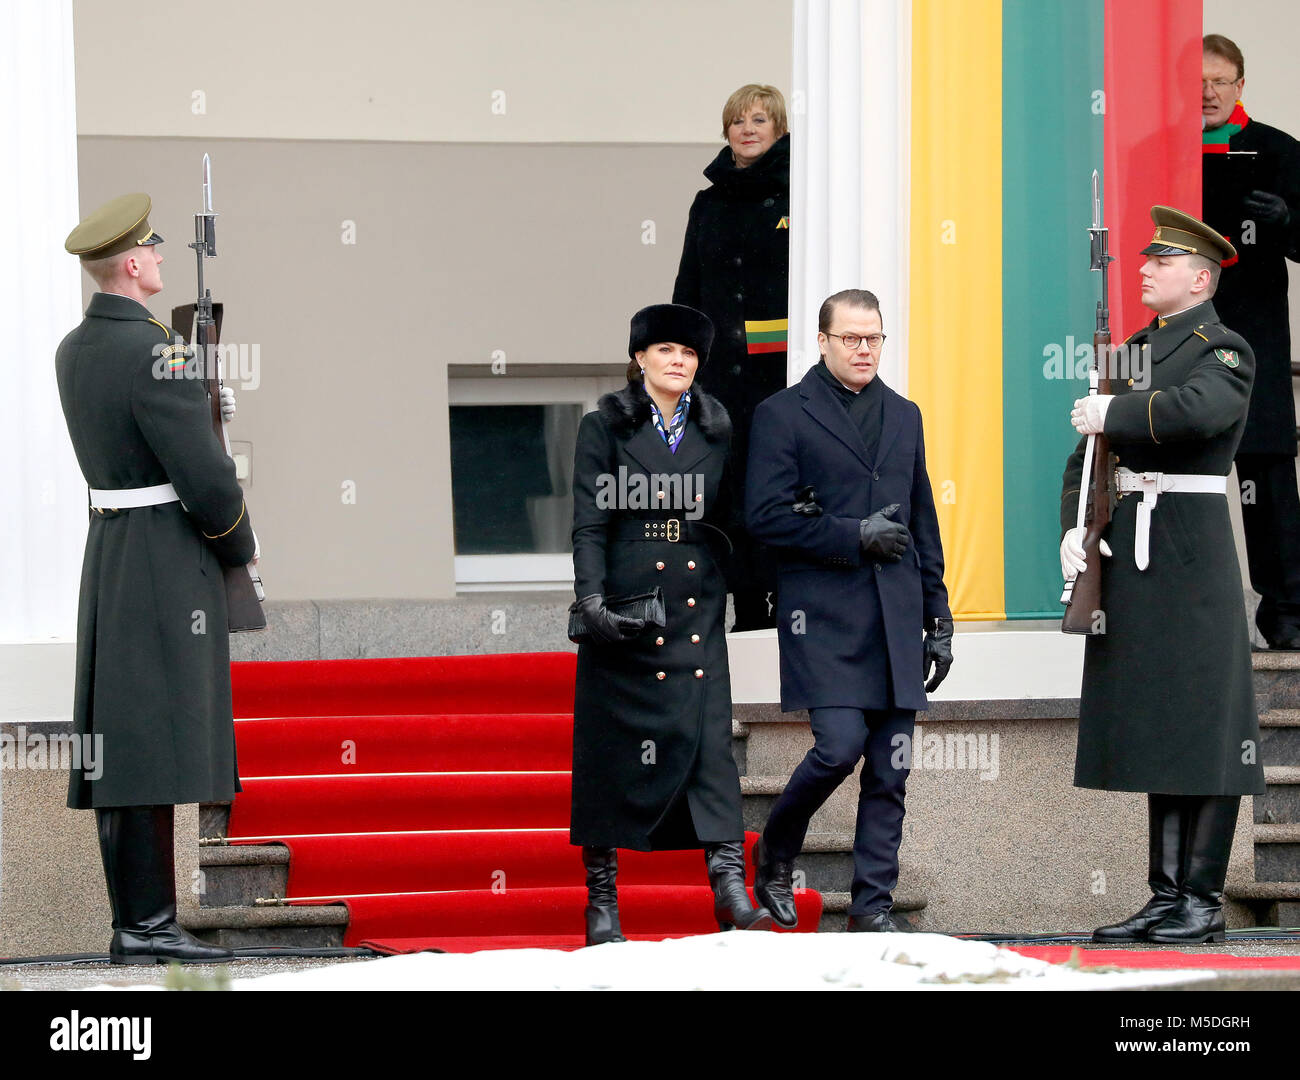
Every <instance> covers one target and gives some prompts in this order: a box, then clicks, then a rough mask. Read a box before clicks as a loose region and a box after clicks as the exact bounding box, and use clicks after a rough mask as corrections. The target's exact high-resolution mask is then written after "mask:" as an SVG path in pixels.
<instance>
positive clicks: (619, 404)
mask: <svg viewBox="0 0 1300 1080" xmlns="http://www.w3.org/2000/svg"><path fill="white" fill-rule="evenodd" d="M691 394H692V401H691V407H690V412H689V414H688V418H687V425H686V431H685V434H684V435H683V436H682V440H681V442H680V444H679V445H678V448H677V453H676V454H673V453H671V452H670V451H669V449H668V447H667V445H666V444H665V443H664V440H663V437H662V436H661V435H660V434H659V432H658V431H657V430H655V427H654V423H653V421H652V420H651V412H650V398H649V397H648V396H647V394H646V392H645V389H644V388H643V387H642V386H641V384H640V383H639V382H637V383H629V384H628V386H627V387H626V388H625V389H623V390H620V391H618V392H617V393H613V394H606V395H605V396H604V397H603V398H601V400H600V407H599V409H598V410H597V411H596V412H592V413H588V414H587V415H586V416H584V417H583V418H582V424H581V426H580V427H579V429H578V443H577V452H576V457H575V462H574V471H573V575H574V592H575V594H576V595H577V596H578V597H579V598H582V597H584V596H589V595H591V594H592V593H600V594H602V595H604V596H605V597H606V598H607V599H610V598H618V597H622V596H629V595H635V594H639V593H645V592H649V591H651V590H652V589H653V588H654V587H655V586H657V585H658V586H662V588H663V591H664V598H665V603H666V607H667V626H666V627H665V628H664V629H662V630H659V631H648V632H646V633H645V634H643V635H642V636H641V637H639V638H636V639H634V640H631V641H626V642H622V643H619V644H617V645H607V644H584V645H580V646H579V647H578V671H577V681H576V685H575V688H574V702H573V815H572V822H571V830H570V839H571V840H572V842H573V843H575V844H582V845H593V846H598V847H622V848H634V849H637V850H640V851H650V850H658V849H665V848H691V847H701V846H703V845H704V844H706V843H721V842H724V841H733V840H734V841H738V840H741V839H742V838H743V836H744V826H743V825H742V819H741V802H740V778H739V775H738V773H737V771H736V764H735V761H734V759H733V758H732V755H731V677H730V672H729V670H728V666H727V642H726V636H725V628H724V626H723V615H724V611H725V607H726V598H727V597H726V585H725V583H724V580H723V575H722V571H721V568H720V567H721V560H722V557H723V556H722V552H724V551H725V549H726V542H725V540H723V539H722V535H723V534H721V533H720V532H718V529H719V528H722V527H724V526H725V525H726V523H727V520H728V517H729V514H730V511H729V507H728V504H727V499H726V480H725V474H726V469H727V445H728V439H729V437H730V434H731V425H730V422H729V420H728V418H727V413H726V410H725V409H723V407H722V406H721V405H720V404H719V403H718V402H717V401H716V399H714V398H711V397H709V395H707V394H705V393H704V392H703V391H701V390H700V389H699V387H698V386H696V387H695V388H694V389H693V390H692V392H691ZM673 477H676V478H684V477H689V482H690V488H689V490H686V492H685V497H684V498H682V499H680V500H679V499H678V498H676V497H675V491H674V480H673V479H671V478H673ZM640 491H648V492H649V493H650V496H651V499H652V500H653V501H654V503H655V504H657V505H662V506H663V509H657V508H656V509H650V508H649V507H647V506H646V505H644V503H643V502H642V501H640V496H639V495H638V494H636V493H637V492H640ZM661 491H663V492H665V495H666V498H665V499H664V500H662V503H660V500H658V499H657V498H656V496H657V494H658V493H659V492H661ZM620 493H621V494H620ZM629 493H632V494H631V495H630V497H626V496H628V494H629ZM611 495H612V496H613V497H611ZM697 495H698V496H702V498H700V499H699V500H698V501H697V500H696V496H697ZM645 519H650V520H653V521H656V522H661V523H662V522H666V521H667V520H668V519H676V520H677V521H679V522H682V523H683V528H684V531H685V535H683V536H682V537H681V539H680V540H678V541H677V542H672V541H669V540H666V539H663V540H652V541H648V542H647V541H643V540H632V539H627V538H626V532H625V530H630V531H631V533H632V534H634V535H637V536H641V535H644V532H645V528H644V524H643V521H644V520H645ZM705 525H710V526H714V528H709V527H704V526H705ZM620 535H622V536H623V537H624V538H622V539H620ZM719 545H720V547H719Z"/></svg>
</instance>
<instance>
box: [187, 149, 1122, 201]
mask: <svg viewBox="0 0 1300 1080" xmlns="http://www.w3.org/2000/svg"><path fill="white" fill-rule="evenodd" d="M1092 176H1093V190H1094V191H1096V184H1097V174H1096V173H1095V172H1094V173H1093V174H1092ZM203 212H204V213H205V214H210V213H212V160H211V159H210V158H209V157H208V155H207V154H204V155H203Z"/></svg>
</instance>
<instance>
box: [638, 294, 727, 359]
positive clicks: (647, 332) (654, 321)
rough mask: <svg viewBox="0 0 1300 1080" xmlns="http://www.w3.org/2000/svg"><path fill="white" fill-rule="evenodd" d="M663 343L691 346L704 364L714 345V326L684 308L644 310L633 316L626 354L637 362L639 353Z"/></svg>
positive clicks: (662, 306) (698, 313)
mask: <svg viewBox="0 0 1300 1080" xmlns="http://www.w3.org/2000/svg"><path fill="white" fill-rule="evenodd" d="M660 341H672V342H675V343H676V344H678V345H688V346H690V347H691V348H692V349H694V350H695V351H696V353H698V354H699V357H700V363H701V364H703V363H704V361H705V360H707V359H708V357H709V346H710V345H712V344H713V323H712V322H710V321H709V317H708V316H707V315H705V314H704V312H702V311H696V310H695V309H694V308H692V307H687V306H686V305H685V304H651V305H650V306H649V307H643V308H642V309H641V310H640V311H638V312H637V313H636V314H635V315H633V316H632V332H631V334H630V335H629V337H628V345H627V354H628V356H630V357H632V359H634V360H635V359H636V354H637V352H638V351H639V350H641V349H648V348H649V347H650V346H651V345H654V344H655V343H656V342H660Z"/></svg>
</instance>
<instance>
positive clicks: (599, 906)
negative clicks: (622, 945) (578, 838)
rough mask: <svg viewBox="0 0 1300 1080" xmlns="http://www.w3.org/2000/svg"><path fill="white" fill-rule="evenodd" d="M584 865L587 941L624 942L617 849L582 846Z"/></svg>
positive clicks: (600, 943) (594, 942) (603, 943)
mask: <svg viewBox="0 0 1300 1080" xmlns="http://www.w3.org/2000/svg"><path fill="white" fill-rule="evenodd" d="M582 865H583V866H585V867H586V868H587V912H586V914H587V944H588V945H605V944H607V943H608V942H611V941H626V940H627V938H625V937H624V936H623V929H622V927H620V926H619V925H618V880H617V879H618V849H617V848H602V847H584V848H583V849H582Z"/></svg>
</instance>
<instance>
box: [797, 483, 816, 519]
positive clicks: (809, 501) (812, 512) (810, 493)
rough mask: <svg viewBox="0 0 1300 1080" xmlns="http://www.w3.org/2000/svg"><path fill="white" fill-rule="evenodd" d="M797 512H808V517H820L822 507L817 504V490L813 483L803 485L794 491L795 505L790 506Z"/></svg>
mask: <svg viewBox="0 0 1300 1080" xmlns="http://www.w3.org/2000/svg"><path fill="white" fill-rule="evenodd" d="M790 509H791V510H793V511H794V512H795V513H796V514H806V515H807V516H808V517H818V516H820V514H821V512H822V508H821V507H820V506H818V505H817V492H815V491H814V490H813V489H812V485H811V484H809V485H808V486H807V487H801V488H800V489H799V490H798V491H796V492H795V493H794V505H793V506H792V507H790Z"/></svg>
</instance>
